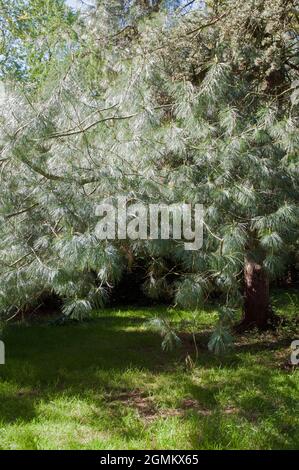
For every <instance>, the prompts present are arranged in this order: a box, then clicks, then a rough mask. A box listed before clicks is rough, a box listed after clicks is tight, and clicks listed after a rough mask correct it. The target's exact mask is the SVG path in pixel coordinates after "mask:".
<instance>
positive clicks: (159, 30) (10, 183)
mask: <svg viewBox="0 0 299 470" xmlns="http://www.w3.org/2000/svg"><path fill="white" fill-rule="evenodd" d="M192 3H197V2H192ZM114 5H116V7H117V8H119V3H118V2H116V3H115V4H114ZM112 6H113V5H112V3H111V2H99V4H98V7H97V9H96V11H94V12H93V14H92V15H91V16H90V17H87V18H85V19H82V20H80V21H79V23H78V24H77V26H76V37H77V38H78V40H76V41H77V42H76V44H75V47H71V48H70V49H69V51H70V52H68V53H66V54H65V56H64V60H63V61H60V62H58V63H57V64H56V65H55V67H54V68H53V69H52V71H51V73H50V74H49V75H48V77H47V79H46V80H45V82H44V84H43V86H42V88H41V90H40V91H39V93H38V94H35V95H32V94H31V95H30V93H28V91H27V92H26V93H25V94H24V93H22V92H21V91H20V89H19V88H18V87H11V88H8V89H7V100H6V103H5V105H4V106H3V109H2V119H3V128H2V132H1V141H0V145H1V148H2V150H1V157H0V158H1V160H0V164H1V167H2V171H1V187H0V200H1V213H0V217H1V221H2V224H1V228H0V234H1V238H0V240H1V241H0V252H1V266H0V276H1V277H0V286H1V300H0V308H1V311H2V312H4V313H5V315H6V316H11V315H13V314H15V312H16V311H18V310H21V309H24V308H26V307H28V306H30V305H32V304H34V303H36V302H38V301H39V299H40V296H41V295H44V293H46V292H55V293H56V294H57V295H59V296H60V297H61V298H62V299H64V312H65V314H66V315H68V316H71V317H76V318H79V317H82V316H84V315H86V314H88V312H89V311H90V310H91V309H92V308H94V307H95V306H101V305H103V302H105V301H106V300H107V298H108V294H109V291H110V289H111V286H117V283H118V282H119V280H120V279H121V277H122V276H123V275H124V273H125V270H126V267H127V266H128V265H130V263H131V262H132V259H134V258H135V259H143V260H144V262H145V264H146V265H147V271H148V277H147V281H146V283H145V285H144V289H145V291H146V292H147V293H148V294H149V295H150V296H153V297H156V298H159V296H160V295H161V294H162V293H163V292H165V291H167V292H173V293H174V295H175V303H176V304H178V305H182V306H187V307H190V308H196V307H198V306H200V305H201V304H202V303H204V302H205V301H206V300H207V299H208V298H209V294H210V293H211V292H217V293H218V295H219V299H220V301H221V303H222V308H221V309H220V313H219V326H218V328H217V331H216V332H215V334H214V335H213V337H212V339H211V343H210V346H211V347H212V348H213V349H215V350H220V349H221V347H222V346H223V344H224V343H225V341H228V340H229V338H230V336H229V332H228V328H229V327H230V326H231V325H232V323H233V321H234V318H235V317H234V312H235V311H236V309H238V308H239V306H240V305H242V304H243V305H244V314H245V315H244V322H243V324H242V326H246V327H247V326H258V327H260V328H263V327H266V326H267V324H268V322H269V320H271V306H270V301H269V279H271V278H275V277H277V276H278V275H280V273H281V272H283V270H284V267H285V266H286V264H287V263H288V261H289V256H290V253H292V252H293V251H294V250H296V249H297V248H296V247H297V245H298V197H299V185H298V183H299V179H298V117H297V115H298V101H299V99H298V83H299V82H298V69H299V65H298V54H297V53H298V7H297V6H296V3H295V2H292V1H287V2H286V1H283V0H275V1H274V2H273V0H272V1H270V0H250V1H248V2H246V3H244V2H241V1H232V0H227V1H224V2H217V1H210V2H206V5H205V6H202V5H201V6H200V2H198V3H197V7H196V6H195V5H192V8H190V7H189V8H187V10H185V9H184V8H182V7H178V6H177V5H176V7H175V8H173V9H169V8H168V9H165V8H160V10H159V11H150V13H149V14H142V15H140V13H138V12H137V10H136V9H135V10H134V9H132V10H129V14H127V13H126V16H125V20H124V18H123V17H122V16H121V15H120V14H119V13H117V15H116V13H115V10H113V8H112ZM117 11H118V12H119V11H120V10H117ZM20 175H21V178H20ZM118 195H126V196H127V197H128V198H130V199H131V200H132V201H135V202H139V201H140V202H143V203H167V204H171V203H175V202H184V201H185V202H189V203H202V204H204V206H205V219H204V225H205V237H204V247H203V249H202V250H200V251H195V252H190V251H185V250H184V247H183V242H180V241H171V240H170V241H141V240H137V241H131V240H125V241H123V240H115V241H100V240H98V239H97V237H96V235H95V227H96V224H97V222H98V220H97V217H96V215H95V207H96V205H97V204H98V203H99V202H100V201H102V200H103V199H106V200H108V201H114V200H115V199H116V198H117V196H118ZM174 267H175V269H174ZM173 271H175V272H176V277H177V281H176V282H173V280H172V276H171V275H170V273H172V272H173ZM170 279H171V281H170ZM243 285H244V286H245V289H244V290H245V292H244V294H245V297H243V292H242V286H243ZM243 300H244V302H243ZM167 331H168V329H167ZM168 333H169V331H168Z"/></svg>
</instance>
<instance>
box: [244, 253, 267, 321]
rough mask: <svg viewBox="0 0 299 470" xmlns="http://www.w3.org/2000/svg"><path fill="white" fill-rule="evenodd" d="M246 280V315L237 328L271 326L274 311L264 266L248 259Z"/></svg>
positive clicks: (245, 270)
mask: <svg viewBox="0 0 299 470" xmlns="http://www.w3.org/2000/svg"><path fill="white" fill-rule="evenodd" d="M244 281H245V292H244V297H245V299H244V300H245V302H244V316H243V320H242V321H241V323H240V325H239V326H238V327H237V329H239V330H244V329H249V328H254V327H257V328H259V329H261V330H263V329H267V328H269V326H270V324H271V321H272V320H273V312H272V309H271V305H270V295H269V279H268V276H267V273H266V271H265V270H264V268H263V266H262V265H261V264H259V263H258V262H256V261H254V260H252V259H249V258H248V259H246V260H245V267H244Z"/></svg>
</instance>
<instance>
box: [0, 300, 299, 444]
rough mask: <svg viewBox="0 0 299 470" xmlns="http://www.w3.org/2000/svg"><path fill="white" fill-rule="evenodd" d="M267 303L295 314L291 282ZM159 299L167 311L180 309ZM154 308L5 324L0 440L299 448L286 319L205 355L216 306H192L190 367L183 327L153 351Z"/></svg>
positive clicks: (156, 342) (298, 402)
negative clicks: (74, 320)
mask: <svg viewBox="0 0 299 470" xmlns="http://www.w3.org/2000/svg"><path fill="white" fill-rule="evenodd" d="M274 303H275V305H276V309H277V311H278V312H279V313H280V314H282V315H284V316H285V317H286V318H288V319H290V318H291V317H293V316H298V307H299V293H298V291H297V293H296V291H290V293H289V292H284V293H275V295H274ZM158 310H159V313H160V314H161V313H165V314H168V315H172V318H173V321H174V322H176V321H178V318H182V317H186V318H188V316H190V315H191V314H190V313H188V312H176V311H175V312H170V313H169V312H167V309H166V308H163V307H159V309H158ZM156 313H157V309H156V308H147V309H124V310H122V311H119V310H105V311H104V312H98V313H97V314H95V315H94V318H92V319H91V320H90V321H87V322H84V323H78V324H67V325H64V326H57V325H56V326H55V325H51V326H49V325H48V324H47V323H46V322H34V323H31V324H23V325H21V324H20V325H12V326H10V327H9V328H7V329H6V330H5V332H4V340H5V344H6V354H7V363H6V365H5V366H0V396H1V400H0V448H1V449H295V448H297V449H298V448H299V393H298V385H299V375H298V370H294V368H292V367H290V366H289V365H288V358H289V355H290V342H291V341H292V340H293V339H296V336H297V338H298V337H299V333H298V332H296V331H295V330H294V327H288V323H286V324H285V326H284V327H283V328H281V329H280V330H279V331H278V332H276V333H267V334H263V335H258V334H256V333H252V334H247V335H244V336H242V337H238V338H237V341H236V345H235V347H234V349H233V350H231V351H230V352H228V353H227V354H226V355H223V356H221V357H216V356H214V355H212V354H211V353H209V352H208V351H207V350H206V345H205V343H206V339H207V333H208V330H209V329H210V328H211V324H212V323H213V322H214V321H215V314H213V311H212V309H211V311H208V312H201V313H199V314H198V315H199V319H200V320H202V321H201V324H202V327H201V331H200V332H199V335H198V341H199V358H198V361H197V363H196V364H194V366H193V367H190V365H188V364H189V363H186V360H185V359H186V356H188V354H189V355H190V356H191V357H192V354H193V350H192V343H191V341H190V342H189V340H188V336H187V335H185V336H184V338H185V339H184V342H183V344H182V346H181V347H179V348H178V349H177V350H175V351H172V352H163V351H162V350H161V338H160V337H159V335H158V334H157V333H155V332H153V331H150V330H149V329H148V326H147V320H148V319H149V318H151V317H153V316H155V315H156ZM292 324H294V322H292ZM297 333H298V334H297Z"/></svg>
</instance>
